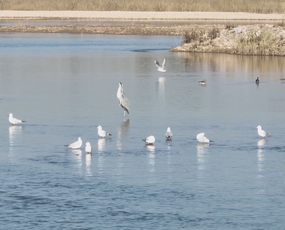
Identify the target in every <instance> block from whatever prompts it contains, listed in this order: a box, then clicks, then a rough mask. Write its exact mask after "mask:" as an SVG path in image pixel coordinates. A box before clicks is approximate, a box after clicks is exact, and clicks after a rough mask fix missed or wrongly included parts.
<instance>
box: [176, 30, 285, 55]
mask: <svg viewBox="0 0 285 230" xmlns="http://www.w3.org/2000/svg"><path fill="white" fill-rule="evenodd" d="M188 31H189V32H188V33H186V34H185V35H184V41H183V44H182V45H181V46H178V47H174V48H172V50H173V51H183V52H185V51H186V52H196V53H230V54H241V55H266V56H285V28H284V27H282V26H278V25H276V26H273V25H246V26H238V27H235V28H232V26H226V27H224V28H221V27H220V28H217V27H210V26H208V27H206V28H204V27H202V28H196V29H195V30H193V29H192V30H188Z"/></svg>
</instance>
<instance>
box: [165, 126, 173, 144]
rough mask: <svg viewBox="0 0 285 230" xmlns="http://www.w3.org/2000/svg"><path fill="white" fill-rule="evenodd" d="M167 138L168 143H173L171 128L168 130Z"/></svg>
mask: <svg viewBox="0 0 285 230" xmlns="http://www.w3.org/2000/svg"><path fill="white" fill-rule="evenodd" d="M165 137H166V140H167V141H171V140H172V132H171V129H170V127H168V128H167V130H166V133H165Z"/></svg>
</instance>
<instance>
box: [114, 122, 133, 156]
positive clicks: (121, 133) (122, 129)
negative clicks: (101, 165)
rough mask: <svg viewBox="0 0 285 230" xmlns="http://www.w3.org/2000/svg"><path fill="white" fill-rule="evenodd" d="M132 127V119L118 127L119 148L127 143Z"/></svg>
mask: <svg viewBox="0 0 285 230" xmlns="http://www.w3.org/2000/svg"><path fill="white" fill-rule="evenodd" d="M129 129H130V119H127V120H126V121H124V122H122V123H121V124H120V126H119V127H118V138H117V149H118V150H122V148H123V145H125V144H127V136H128V133H129Z"/></svg>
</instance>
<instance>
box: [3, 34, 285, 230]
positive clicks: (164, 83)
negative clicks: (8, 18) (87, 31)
mask: <svg viewBox="0 0 285 230" xmlns="http://www.w3.org/2000/svg"><path fill="white" fill-rule="evenodd" d="M180 40H181V38H178V37H165V36H105V35H67V34H8V33H7V34H5V33H2V34H1V36H0V47H1V48H0V49H1V53H0V83H1V84H0V105H1V110H0V117H1V119H0V137H1V144H0V162H1V163H0V172H1V173H0V179H1V187H0V194H1V195H0V200H1V202H0V213H1V227H0V228H1V229H51V228H53V229H225V230H226V229H239V230H240V229H283V228H284V224H285V219H284V211H285V207H284V201H285V196H284V192H285V185H284V182H285V181H284V178H285V168H284V164H285V154H284V151H285V145H284V135H285V133H284V126H285V125H284V111H285V93H284V90H285V84H283V83H282V82H283V81H282V80H280V79H281V78H284V74H283V72H284V68H285V67H284V66H285V65H284V64H285V63H284V62H285V61H284V58H283V57H242V56H233V55H222V54H220V55H219V54H187V53H171V52H168V49H169V48H170V47H171V46H175V45H177V44H179V42H180ZM164 57H166V58H167V65H166V66H167V72H166V74H161V73H159V72H157V71H156V68H155V66H154V62H153V59H158V60H159V61H162V60H163V58H164ZM256 77H259V78H260V81H261V82H260V84H259V85H258V86H257V85H256V84H255V79H256ZM203 79H207V85H206V86H200V85H198V81H199V80H203ZM119 82H123V84H124V89H125V92H126V93H127V95H128V97H129V99H130V102H131V112H130V115H129V116H126V118H124V117H123V110H122V109H121V108H120V107H119V105H118V101H117V98H116V92H117V87H118V83H119ZM10 112H12V113H13V114H14V116H15V117H17V118H20V119H23V120H26V121H27V122H26V123H25V124H24V125H22V126H10V124H9V123H8V117H7V115H8V113H10ZM97 125H102V126H103V129H104V130H106V131H108V132H110V133H112V134H113V136H112V138H111V139H107V140H104V139H99V138H98V136H97V129H96V126H97ZM257 125H261V126H262V127H263V128H264V129H265V130H266V131H267V132H270V133H271V136H270V137H268V138H267V139H266V140H260V139H259V137H258V136H257V132H256V126H257ZM168 126H170V127H171V129H172V132H173V135H174V137H173V141H172V142H165V139H164V133H165V132H166V129H167V127H168ZM199 132H205V133H206V136H207V137H208V138H210V139H212V140H214V143H213V144H212V145H210V146H205V145H204V146H203V145H200V144H198V143H197V141H196V140H195V137H196V135H197V134H198V133H199ZM148 135H154V136H155V137H156V142H155V146H154V147H145V146H144V143H143V142H142V139H143V138H145V137H146V136H148ZM78 136H81V137H82V139H83V142H84V143H85V142H86V141H89V142H90V143H91V145H92V147H93V151H92V152H93V153H92V155H86V154H85V153H84V149H83V148H82V149H81V150H74V151H72V150H68V149H66V148H65V147H64V145H65V144H69V143H71V142H73V141H75V140H77V138H78Z"/></svg>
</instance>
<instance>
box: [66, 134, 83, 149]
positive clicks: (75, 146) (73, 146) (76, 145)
mask: <svg viewBox="0 0 285 230" xmlns="http://www.w3.org/2000/svg"><path fill="white" fill-rule="evenodd" d="M81 145H82V140H81V137H78V140H77V141H75V142H73V143H71V144H69V145H65V146H66V147H68V148H71V149H80V147H81Z"/></svg>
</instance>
